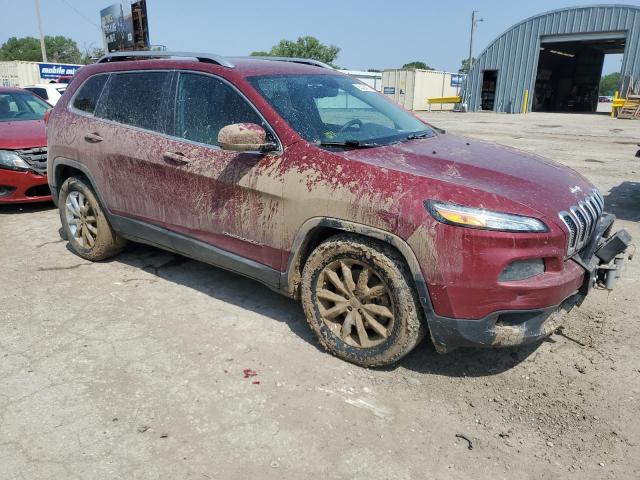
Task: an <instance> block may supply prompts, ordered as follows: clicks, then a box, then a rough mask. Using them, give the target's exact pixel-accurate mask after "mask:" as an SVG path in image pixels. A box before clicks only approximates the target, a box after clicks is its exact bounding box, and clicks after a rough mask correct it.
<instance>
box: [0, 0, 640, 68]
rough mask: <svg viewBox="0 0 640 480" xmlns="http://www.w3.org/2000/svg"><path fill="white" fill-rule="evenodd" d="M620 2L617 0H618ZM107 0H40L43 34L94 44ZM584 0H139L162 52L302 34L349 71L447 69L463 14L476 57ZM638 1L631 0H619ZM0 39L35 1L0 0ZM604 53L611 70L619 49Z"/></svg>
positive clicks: (241, 46)
mask: <svg viewBox="0 0 640 480" xmlns="http://www.w3.org/2000/svg"><path fill="white" fill-rule="evenodd" d="M623 2H624V0H623ZM111 3H114V1H112V0H40V8H41V13H42V21H43V28H44V31H45V34H46V35H64V36H67V37H70V38H72V39H74V40H75V41H76V42H77V43H78V46H79V47H80V49H81V50H84V49H90V48H92V47H101V46H102V36H101V32H100V28H99V25H100V16H99V12H100V10H101V9H102V8H104V7H106V6H108V5H109V4H111ZM598 3H602V2H598V1H595V2H590V1H588V0H582V1H580V0H577V1H576V0H574V1H566V0H538V1H536V2H519V1H514V0H512V1H486V0H485V1H480V0H475V1H472V0H457V1H455V2H451V3H450V2H447V1H442V0H440V1H437V2H436V1H431V0H412V1H391V0H367V1H366V2H365V1H362V0H360V1H355V0H319V1H304V0H302V1H301V0H270V1H264V0H262V1H258V0H244V1H228V0H227V1H216V0H209V1H207V0H183V1H180V0H147V9H148V17H149V35H150V40H151V43H152V44H159V45H165V46H166V47H167V49H168V50H183V51H204V52H213V53H218V54H221V55H229V56H233V55H248V54H249V53H251V52H252V51H255V50H269V49H270V48H271V46H272V45H274V44H276V43H278V41H280V40H281V39H290V40H295V39H296V38H297V37H299V36H304V35H312V36H315V37H317V38H318V39H319V40H320V41H322V42H323V43H327V44H334V45H337V46H338V47H340V48H341V52H340V54H339V56H338V58H337V60H336V61H335V62H334V63H336V64H337V65H339V66H341V67H344V68H349V69H353V70H366V69H369V68H376V69H384V68H398V67H401V66H402V65H403V64H404V63H408V62H410V61H414V60H421V61H424V62H425V63H427V64H428V65H429V66H431V67H433V68H435V69H437V70H446V71H457V70H458V68H459V67H460V62H461V60H462V59H463V58H466V57H468V55H469V30H470V23H471V12H472V11H473V10H478V11H479V16H480V17H481V18H483V21H482V22H480V23H479V24H478V27H477V30H476V36H475V41H474V54H475V55H476V56H477V55H478V54H479V53H480V52H481V51H482V50H483V49H484V48H485V47H486V46H487V45H488V44H489V43H490V42H491V41H492V40H493V39H494V38H496V37H497V36H498V35H500V34H501V33H502V32H503V31H505V30H506V29H508V28H509V27H510V26H512V25H513V24H515V23H516V22H518V21H520V20H523V19H525V18H527V17H529V16H531V15H536V14H539V13H542V12H545V11H548V10H553V9H556V8H562V7H570V6H576V5H589V4H598ZM624 3H626V4H630V5H639V6H640V0H627V1H626V2H624ZM0 8H1V10H0V11H2V12H11V14H10V15H7V14H4V15H2V18H0V43H3V42H4V41H6V39H7V38H9V37H12V36H18V37H21V36H35V37H37V36H38V24H37V21H36V16H35V0H0ZM611 57H612V58H607V59H606V60H605V67H604V72H603V73H609V72H612V71H617V70H619V68H620V61H621V56H620V55H617V56H611Z"/></svg>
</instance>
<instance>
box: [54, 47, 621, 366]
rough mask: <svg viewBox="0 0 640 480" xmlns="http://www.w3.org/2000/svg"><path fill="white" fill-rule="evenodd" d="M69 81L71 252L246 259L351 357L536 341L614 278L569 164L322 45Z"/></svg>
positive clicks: (65, 221)
mask: <svg viewBox="0 0 640 480" xmlns="http://www.w3.org/2000/svg"><path fill="white" fill-rule="evenodd" d="M165 57H166V58H165ZM69 89H70V91H69V93H68V94H67V95H65V96H64V97H63V98H62V100H61V101H60V102H59V103H58V104H57V105H56V106H55V108H54V110H53V112H52V114H51V118H50V120H49V124H48V140H49V163H48V168H49V182H50V186H51V189H52V191H53V193H54V199H55V200H56V201H57V203H58V206H59V210H60V218H61V221H62V226H63V229H64V231H65V232H66V234H67V238H68V240H69V244H70V247H71V249H72V250H73V251H75V252H76V253H77V254H78V255H80V256H81V257H83V258H86V259H89V260H102V259H105V258H107V257H110V256H113V255H115V254H117V253H118V252H119V251H120V250H121V249H122V247H123V246H124V244H125V242H126V240H133V241H137V242H144V243H148V244H151V245H155V246H158V247H161V248H164V249H167V250H170V251H173V252H177V253H180V254H183V255H187V256H189V257H192V258H195V259H198V260H202V261H204V262H208V263H210V264H213V265H217V266H220V267H222V268H226V269H229V270H232V271H234V272H238V273H240V274H242V275H246V276H248V277H251V278H253V279H256V280H258V281H260V282H262V283H264V284H266V285H268V286H269V287H271V288H273V289H276V290H279V291H280V292H283V293H285V294H287V295H289V296H292V297H299V298H300V299H301V301H302V304H303V307H304V311H305V313H306V316H307V319H308V322H309V325H310V326H311V328H312V329H313V331H314V332H315V334H316V335H317V337H318V339H319V341H320V342H321V343H322V345H323V346H324V347H325V348H326V349H327V350H328V351H330V352H331V353H333V354H335V355H337V356H339V357H341V358H343V359H346V360H348V361H351V362H354V363H357V364H359V365H364V366H373V365H384V364H389V363H392V362H394V361H396V360H397V359H399V358H401V357H402V356H404V355H406V354H407V353H408V352H409V351H410V350H411V349H412V348H413V347H414V346H415V345H416V344H417V343H418V342H419V341H420V340H421V338H422V337H423V335H424V334H425V333H427V332H429V333H430V336H431V339H432V341H433V342H434V344H435V345H436V347H437V349H438V350H439V351H441V352H443V351H448V350H451V349H453V348H456V347H459V346H467V345H487V346H505V345H518V344H523V343H527V342H532V341H535V340H538V339H541V338H543V337H545V336H546V335H548V334H550V333H551V332H552V331H554V330H555V329H556V328H557V327H558V326H559V322H560V319H561V317H562V316H563V315H562V312H563V311H567V310H569V309H571V308H572V307H573V306H574V305H575V304H577V303H580V301H581V300H582V299H583V298H584V296H585V295H586V294H587V292H588V291H589V288H590V287H591V286H593V285H594V284H595V283H596V282H598V281H600V282H602V283H605V284H607V286H609V287H611V286H612V283H613V280H615V278H616V277H617V276H618V274H619V264H620V263H621V261H622V252H623V251H624V250H625V248H626V245H627V244H628V243H629V236H628V234H627V233H626V232H625V231H621V232H618V233H616V234H615V235H613V234H612V233H611V228H612V223H613V220H614V218H613V216H612V215H608V214H604V213H603V208H604V202H603V198H602V196H601V195H600V193H599V192H598V190H597V189H596V188H595V187H594V186H593V185H592V184H591V183H589V181H587V180H586V179H585V178H583V177H582V176H580V175H579V174H577V173H576V172H574V171H572V170H570V169H568V168H566V167H563V166H562V165H558V164H556V163H553V162H551V161H549V160H545V159H543V158H539V157H535V156H533V155H529V154H525V153H522V152H519V151H516V150H512V149H508V148H504V147H498V146H495V145H491V144H487V143H483V142H480V141H478V140H469V139H465V138H461V137H456V136H452V135H448V134H445V132H443V131H440V130H438V129H436V128H434V127H431V126H429V125H427V124H425V123H424V122H422V121H421V120H420V119H418V118H417V117H414V116H413V115H412V114H410V113H408V112H406V111H404V110H403V109H401V108H400V107H398V106H397V105H396V104H394V103H393V102H391V101H389V100H388V99H387V98H385V97H384V96H383V95H380V94H379V93H377V92H376V91H374V90H373V89H372V88H370V87H369V86H367V85H365V84H363V83H360V82H359V81H357V80H355V79H353V78H351V77H349V76H346V75H342V74H340V73H338V72H336V71H335V70H333V69H332V68H330V67H328V66H326V65H323V64H321V63H319V62H314V61H312V60H303V59H291V58H272V59H251V58H225V57H220V56H216V55H208V54H195V53H184V54H181V53H171V52H168V53H167V52H161V53H160V52H133V53H132V52H128V53H127V52H122V53H114V54H110V55H108V56H106V57H104V58H103V59H101V60H100V61H99V62H98V63H97V64H96V65H92V66H88V67H84V68H82V69H81V70H80V71H79V72H78V73H77V75H76V76H75V77H74V81H73V82H72V84H71V86H70V87H69Z"/></svg>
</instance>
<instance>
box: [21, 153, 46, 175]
mask: <svg viewBox="0 0 640 480" xmlns="http://www.w3.org/2000/svg"><path fill="white" fill-rule="evenodd" d="M15 152H16V153H17V154H18V155H20V156H21V157H22V158H23V159H24V161H25V162H27V163H28V164H29V165H31V166H32V167H33V169H34V170H35V171H37V172H38V173H41V174H45V173H47V147H36V148H26V149H20V150H16V151H15Z"/></svg>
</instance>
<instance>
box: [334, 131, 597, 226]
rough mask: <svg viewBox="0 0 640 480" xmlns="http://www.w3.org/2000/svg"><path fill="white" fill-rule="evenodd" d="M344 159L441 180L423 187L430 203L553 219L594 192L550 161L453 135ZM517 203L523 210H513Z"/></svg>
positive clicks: (354, 153)
mask: <svg viewBox="0 0 640 480" xmlns="http://www.w3.org/2000/svg"><path fill="white" fill-rule="evenodd" d="M343 155H344V156H345V157H346V158H348V159H350V160H357V161H361V162H364V163H369V164H376V165H378V166H379V167H381V168H388V169H390V170H396V171H401V172H405V173H409V174H412V175H416V176H420V177H425V178H429V179H432V180H436V182H433V183H431V184H430V185H429V184H427V185H426V186H425V187H424V188H425V189H426V190H427V191H428V192H429V195H430V198H434V199H438V200H442V201H450V202H455V203H460V204H464V205H468V206H473V207H484V208H488V209H493V210H502V211H506V212H509V213H521V214H532V212H531V211H534V212H537V213H538V214H541V215H543V216H546V217H549V218H554V219H556V218H557V214H558V212H559V211H561V210H566V209H567V208H569V207H570V206H572V205H575V204H576V203H577V202H578V201H581V200H583V198H584V197H585V196H586V195H587V194H589V193H591V189H592V188H593V185H592V184H591V183H590V182H589V181H588V180H586V179H585V178H584V177H583V176H582V175H580V174H578V173H577V172H575V171H573V170H571V169H570V168H567V167H565V166H563V165H560V164H557V163H555V162H553V161H551V160H548V159H545V158H543V157H539V156H537V155H533V154H529V153H525V152H522V151H520V150H516V149H512V148H508V147H503V146H498V145H493V144H490V143H486V142H482V141H480V140H474V139H468V138H464V137H459V136H455V135H449V134H446V135H438V136H436V137H433V138H427V139H418V140H411V141H407V142H403V143H397V144H394V145H388V146H385V147H378V148H371V149H359V150H349V151H346V152H344V153H343ZM452 187H453V188H452ZM575 187H579V189H576V188H575ZM431 193H432V195H431ZM514 203H515V204H519V205H520V206H521V207H522V208H516V209H514V207H517V205H514Z"/></svg>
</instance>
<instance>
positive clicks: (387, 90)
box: [382, 87, 396, 95]
mask: <svg viewBox="0 0 640 480" xmlns="http://www.w3.org/2000/svg"><path fill="white" fill-rule="evenodd" d="M382 93H384V94H385V95H394V94H395V93H396V87H384V88H383V89H382Z"/></svg>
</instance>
